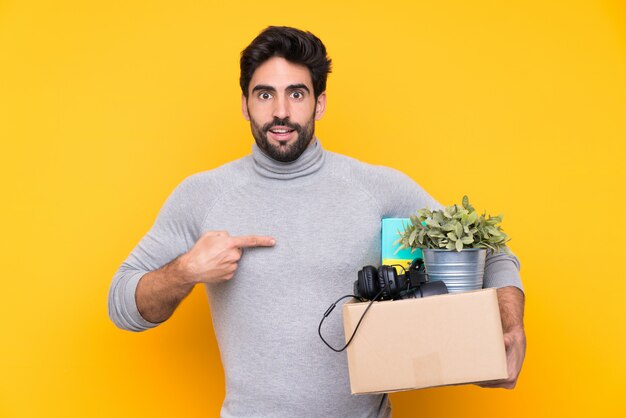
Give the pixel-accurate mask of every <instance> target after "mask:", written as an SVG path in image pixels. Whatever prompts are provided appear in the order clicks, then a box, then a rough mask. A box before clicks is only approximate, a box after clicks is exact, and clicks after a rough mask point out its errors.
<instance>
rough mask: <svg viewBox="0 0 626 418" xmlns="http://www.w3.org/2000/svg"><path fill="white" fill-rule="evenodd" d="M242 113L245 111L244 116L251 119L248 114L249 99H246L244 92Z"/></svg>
mask: <svg viewBox="0 0 626 418" xmlns="http://www.w3.org/2000/svg"><path fill="white" fill-rule="evenodd" d="M241 113H243V117H244V118H245V119H246V120H247V121H250V115H249V114H248V99H246V96H244V95H243V93H242V94H241Z"/></svg>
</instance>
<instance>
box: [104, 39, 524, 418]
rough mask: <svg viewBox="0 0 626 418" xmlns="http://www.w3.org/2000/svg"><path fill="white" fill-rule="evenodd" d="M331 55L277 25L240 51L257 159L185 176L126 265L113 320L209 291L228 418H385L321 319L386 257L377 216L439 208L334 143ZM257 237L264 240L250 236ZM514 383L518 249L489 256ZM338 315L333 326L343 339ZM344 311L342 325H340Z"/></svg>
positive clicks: (116, 285) (138, 324)
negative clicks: (325, 139)
mask: <svg viewBox="0 0 626 418" xmlns="http://www.w3.org/2000/svg"><path fill="white" fill-rule="evenodd" d="M330 64H331V61H330V59H328V57H327V56H326V49H325V47H324V45H323V44H322V42H321V41H320V40H319V39H318V38H317V37H315V36H314V35H312V34H311V33H308V32H306V33H305V32H302V31H300V30H297V29H293V28H287V27H269V28H267V29H266V30H265V31H263V32H262V33H261V34H260V35H259V36H258V37H257V38H256V39H254V41H253V42H252V43H251V44H250V45H249V46H248V47H247V48H246V49H245V50H244V51H243V52H242V56H241V78H240V84H241V88H242V111H243V115H244V117H245V118H246V119H247V120H248V121H250V126H251V129H252V135H253V136H254V139H255V145H253V149H252V155H249V156H246V157H244V158H242V159H239V160H236V161H233V162H231V163H229V164H226V165H224V166H222V167H219V168H217V169H214V170H211V171H208V172H203V173H199V174H196V175H193V176H191V177H189V178H187V179H186V180H185V181H183V182H182V183H181V184H180V185H179V186H178V187H177V188H176V189H175V190H174V192H173V193H172V194H171V196H170V197H169V198H168V199H167V201H166V203H165V204H164V206H163V208H162V209H161V212H160V213H159V216H158V218H157V220H156V222H155V224H154V225H153V227H152V228H151V229H150V231H149V232H148V233H147V235H146V236H145V237H144V238H143V239H142V240H141V241H140V243H139V244H138V245H137V247H136V248H135V249H134V250H133V251H132V253H131V254H130V256H129V257H128V258H127V260H126V261H125V262H124V263H123V264H122V265H121V267H120V268H119V270H118V272H117V273H116V275H115V277H114V279H113V283H112V285H111V290H110V293H109V313H110V316H111V319H112V320H113V321H114V322H115V323H116V324H117V325H118V326H119V327H121V328H123V329H127V330H132V331H143V330H146V329H149V328H152V327H155V326H157V325H158V324H159V323H161V322H163V321H165V320H166V319H168V318H169V317H170V316H171V315H172V313H173V312H174V310H175V309H176V307H177V306H178V304H179V303H180V302H181V301H182V300H183V299H184V298H185V297H186V296H187V295H188V294H189V293H190V292H191V290H192V288H193V287H194V286H195V285H196V284H199V283H202V284H204V285H205V287H206V290H207V294H208V298H209V302H210V305H211V312H212V318H213V325H214V329H215V333H216V337H217V340H218V344H219V347H220V353H221V358H222V363H223V366H224V371H225V375H226V398H225V400H224V403H223V406H222V412H221V415H222V416H223V417H242V416H259V417H348V416H351V417H352V416H354V417H385V416H389V414H390V406H389V405H388V401H387V397H386V396H383V395H372V396H367V395H359V396H353V395H351V394H350V387H349V382H348V371H347V365H346V357H345V355H343V354H337V353H334V352H332V351H331V350H329V349H328V348H327V347H326V346H325V345H324V344H323V343H322V341H321V340H320V339H319V338H318V335H317V325H318V323H319V320H320V319H321V316H322V314H323V313H324V311H325V310H326V307H327V306H328V304H329V303H330V302H332V301H333V300H334V298H335V297H336V296H337V295H342V294H345V293H346V291H347V290H350V289H351V288H352V283H353V281H354V280H355V278H356V272H357V271H358V270H359V269H360V268H361V267H362V266H365V265H368V264H376V263H377V261H378V260H379V259H380V221H381V219H382V218H385V217H404V216H407V215H409V214H411V213H414V212H415V211H416V210H417V209H418V208H421V207H432V208H438V207H440V205H439V204H438V203H437V202H436V201H435V200H434V199H432V198H431V197H430V196H429V195H428V194H427V193H426V192H425V191H424V190H423V189H422V188H421V187H420V186H418V185H417V184H415V182H413V181H412V180H411V179H409V178H408V177H406V176H405V175H403V174H401V173H400V172H398V171H395V170H392V169H389V168H386V167H378V166H371V165H368V164H364V163H361V162H359V161H356V160H354V159H351V158H348V157H345V156H341V155H338V154H334V153H331V152H328V151H324V150H323V149H322V146H321V144H320V142H319V141H318V140H317V139H316V137H315V135H314V132H315V129H314V128H315V121H316V120H319V119H321V117H322V116H323V115H324V111H325V108H326V92H325V90H326V78H327V75H328V73H329V72H330ZM250 234H258V235H250ZM485 284H486V286H491V287H499V288H500V289H499V290H498V296H499V300H500V303H501V305H502V308H501V309H502V313H503V325H504V328H505V332H506V335H505V342H506V346H507V353H508V360H509V371H510V374H511V376H510V378H509V379H507V380H506V381H500V382H492V383H490V384H488V386H492V387H513V386H514V385H515V382H516V379H517V374H518V373H519V370H520V368H521V363H522V360H523V356H524V347H525V337H524V331H523V325H522V314H523V293H522V291H521V290H520V289H521V282H520V279H519V272H518V264H517V260H516V259H515V258H514V257H509V256H506V255H504V254H495V255H490V256H489V259H488V261H487V266H486V269H485ZM338 317H339V316H335V317H334V318H329V320H328V325H326V326H325V334H327V335H328V339H329V340H332V341H336V342H339V341H341V339H342V337H343V331H342V328H341V323H340V319H339V318H338ZM333 319H334V322H333Z"/></svg>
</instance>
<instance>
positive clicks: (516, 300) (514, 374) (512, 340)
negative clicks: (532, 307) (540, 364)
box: [477, 287, 526, 389]
mask: <svg viewBox="0 0 626 418" xmlns="http://www.w3.org/2000/svg"><path fill="white" fill-rule="evenodd" d="M498 304H499V305H500V316H501V318H502V330H503V332H504V348H505V349H506V363H507V369H508V373H509V376H508V377H507V378H506V379H502V380H493V381H489V382H482V383H478V384H477V385H478V386H480V387H483V388H504V389H513V388H514V387H515V385H516V384H517V378H518V377H519V373H520V370H521V369H522V363H524V356H525V355H526V333H525V332H524V322H523V318H524V293H523V292H522V291H521V290H519V289H518V288H516V287H503V288H500V289H498Z"/></svg>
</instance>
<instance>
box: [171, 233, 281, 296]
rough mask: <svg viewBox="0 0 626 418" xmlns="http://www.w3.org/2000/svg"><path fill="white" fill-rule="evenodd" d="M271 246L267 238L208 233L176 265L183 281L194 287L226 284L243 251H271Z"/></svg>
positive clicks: (273, 242)
mask: <svg viewBox="0 0 626 418" xmlns="http://www.w3.org/2000/svg"><path fill="white" fill-rule="evenodd" d="M275 242H276V241H275V240H274V238H272V237H268V236H260V235H245V236H230V234H229V233H228V232H226V231H208V232H205V233H204V234H203V235H202V236H201V237H200V238H199V239H198V241H196V243H195V244H194V246H193V247H192V248H191V249H190V250H189V251H188V252H187V253H185V254H184V255H182V256H181V257H180V265H181V267H182V269H183V274H184V276H185V279H186V280H188V281H189V282H191V283H194V284H195V283H217V282H221V281H225V280H230V279H232V278H233V276H234V275H235V271H236V270H237V264H238V262H239V259H240V258H241V255H242V253H243V249H244V248H250V247H271V246H273V245H274V244H275Z"/></svg>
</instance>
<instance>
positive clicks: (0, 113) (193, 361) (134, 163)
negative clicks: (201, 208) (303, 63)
mask: <svg viewBox="0 0 626 418" xmlns="http://www.w3.org/2000/svg"><path fill="white" fill-rule="evenodd" d="M270 24H284V25H293V26H297V27H300V28H304V29H308V30H311V31H312V32H314V33H315V34H317V35H318V36H320V37H321V38H322V40H323V41H324V42H325V43H326V46H327V47H328V50H329V53H330V55H331V57H332V59H333V63H334V72H333V73H332V74H331V76H330V78H329V81H328V106H327V113H326V115H325V117H324V119H323V120H322V121H321V122H320V123H318V130H317V133H318V136H319V137H320V139H321V140H322V143H323V145H324V147H325V148H326V149H328V150H332V151H336V152H340V153H345V154H349V155H351V156H353V157H356V158H359V159H361V160H364V161H367V162H370V163H376V164H384V165H389V166H393V167H396V168H399V169H401V170H403V171H404V172H406V173H407V174H409V175H410V176H411V177H413V178H414V179H415V180H417V181H418V182H419V183H420V184H422V185H423V186H424V187H425V188H426V189H427V190H428V191H429V192H430V193H431V194H432V195H434V196H435V197H436V198H437V199H439V200H440V201H441V202H442V203H445V204H451V203H454V202H458V201H460V199H461V197H462V195H463V194H469V196H470V197H471V200H472V202H473V204H474V205H475V206H476V207H477V208H478V209H479V210H482V209H487V210H488V211H489V212H490V213H493V214H497V213H499V212H502V213H504V214H505V218H504V229H505V230H506V231H507V232H508V233H509V234H510V235H511V236H512V237H513V241H512V242H511V247H512V248H513V250H514V251H515V252H516V253H517V254H518V255H519V257H520V258H521V260H522V273H523V279H524V284H525V286H526V291H527V313H526V329H527V334H528V352H527V358H526V362H525V364H524V368H523V371H522V375H521V378H520V381H519V384H518V386H517V388H516V389H515V390H514V391H504V390H487V389H480V388H477V387H474V386H464V387H452V388H438V389H428V390H422V391H414V392H405V393H401V394H395V395H393V396H392V399H393V405H394V417H411V416H418V415H419V416H429V417H452V416H463V417H496V416H507V417H526V416H531V415H532V416H538V417H554V416H577V417H578V416H580V417H592V416H593V417H596V416H597V417H618V416H620V417H621V416H626V401H625V396H624V378H625V377H626V352H625V350H624V343H625V342H626V336H625V335H626V324H625V319H624V318H625V316H626V315H625V309H624V300H623V299H624V298H625V297H626V292H625V290H626V285H625V283H624V279H625V275H624V273H623V271H624V270H625V269H626V265H625V264H624V256H623V251H624V250H625V249H626V245H625V243H626V239H625V238H624V230H625V229H626V224H625V221H624V218H625V216H624V197H623V193H624V182H625V180H626V176H625V172H624V158H625V157H626V152H625V145H624V142H625V140H626V122H625V119H626V6H625V5H624V2H623V1H545V0H535V1H521V0H520V1H511V2H496V1H489V2H487V1H479V2H466V1H439V2H433V1H420V2H409V1H406V2H394V1H384V2H376V3H368V2H356V1H355V2H340V1H324V0H318V1H315V2H293V1H291V2H286V1H230V2H217V1H176V2H173V1H154V0H151V1H121V0H114V1H106V2H104V1H102V2H91V1H78V0H76V1H69V0H57V1H40V2H36V1H0V139H1V148H0V170H1V173H0V175H1V178H2V189H1V193H2V204H1V205H0V207H1V209H0V210H1V214H0V219H1V222H2V239H1V240H0V243H1V244H0V245H1V247H0V254H2V263H1V266H2V289H1V295H2V297H1V301H0V321H1V323H0V326H1V328H0V332H1V333H2V334H1V335H2V339H1V343H0V416H1V417H176V416H185V417H187V416H189V417H201V416H217V415H218V411H219V409H220V405H221V401H222V399H223V396H224V382H223V374H222V369H221V365H220V359H219V354H218V351H217V347H216V343H215V340H214V337H213V333H212V327H211V322H210V316H209V307H208V304H207V302H206V298H205V295H204V293H203V292H202V289H200V288H198V289H196V290H195V291H194V292H193V293H192V295H191V296H190V297H189V298H188V299H187V300H186V301H185V302H184V303H183V304H182V305H181V307H180V309H179V310H178V311H177V312H176V314H175V315H174V317H173V318H172V319H171V320H170V321H169V322H168V323H166V324H165V325H163V326H161V327H159V328H158V329H155V330H152V331H150V332H146V333H142V334H132V333H128V332H122V331H120V330H118V329H116V328H115V327H114V325H113V324H112V323H111V322H110V321H109V320H108V317H107V310H106V300H107V292H108V287H109V283H110V280H111V277H112V276H113V273H114V272H115V270H116V269H117V267H118V265H119V264H120V263H121V262H122V261H123V259H124V258H125V257H126V256H127V255H128V253H129V252H130V251H131V249H132V248H133V247H134V245H135V244H136V243H137V242H138V240H139V239H140V238H141V237H142V235H143V234H144V233H145V232H146V231H147V230H148V228H149V227H150V226H151V224H152V222H153V220H154V218H155V216H156V214H157V212H158V210H159V208H160V206H161V204H162V203H163V201H164V200H165V198H166V197H167V196H168V194H169V193H170V191H171V190H172V189H173V188H174V187H175V186H176V184H178V183H179V182H180V181H181V180H182V179H183V178H185V177H186V176H188V175H190V174H192V173H195V172H198V171H202V170H207V169H211V168H214V167H216V166H218V165H220V164H223V163H225V162H228V161H230V160H232V159H235V158H238V157H240V156H243V155H245V154H247V153H249V151H250V147H251V144H252V138H251V135H250V132H249V127H248V125H247V124H246V123H245V121H244V120H243V118H242V117H241V114H240V91H239V87H238V58H239V52H240V51H241V50H242V49H243V48H244V47H245V46H246V45H247V44H248V43H249V42H250V41H251V40H252V38H253V37H254V36H255V35H256V34H257V33H258V32H259V31H260V30H261V29H263V28H264V27H265V26H267V25H270ZM320 315H321V312H320Z"/></svg>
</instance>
